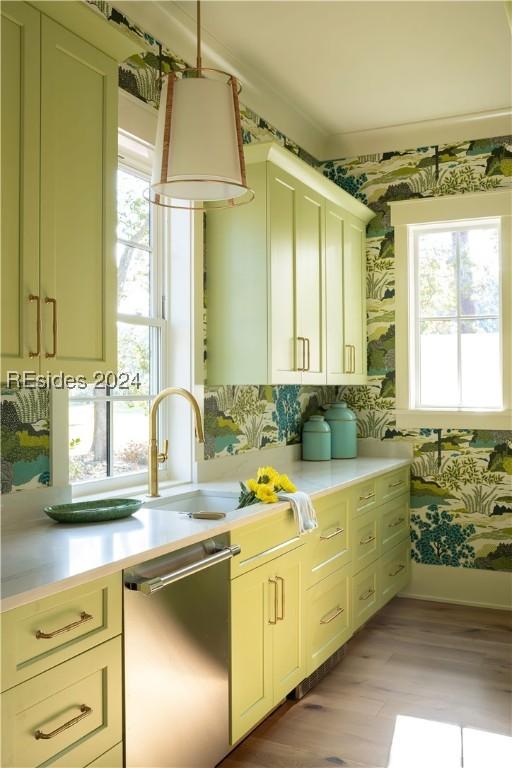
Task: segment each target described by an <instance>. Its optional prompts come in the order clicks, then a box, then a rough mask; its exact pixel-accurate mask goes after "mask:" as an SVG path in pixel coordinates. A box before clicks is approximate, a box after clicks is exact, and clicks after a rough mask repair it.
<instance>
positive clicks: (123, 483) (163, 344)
mask: <svg viewBox="0 0 512 768" xmlns="http://www.w3.org/2000/svg"><path fill="white" fill-rule="evenodd" d="M119 134H120V136H121V135H122V134H123V131H121V130H120V131H119ZM134 139H135V137H130V140H131V141H133V140H134ZM135 140H136V141H139V142H140V140H138V139H135ZM140 143H141V144H143V143H144V142H140ZM148 150H150V152H149V154H148V156H147V157H146V158H140V157H137V156H136V155H135V154H133V155H132V154H131V153H129V152H126V151H125V148H123V155H119V156H118V164H117V169H122V170H125V171H126V172H128V173H131V174H133V175H134V176H138V177H139V178H142V179H144V180H149V179H150V177H151V153H152V148H150V147H149V146H148ZM164 216H165V212H164V211H161V210H160V209H153V210H152V211H151V219H150V228H151V247H150V248H147V247H145V246H143V245H140V244H136V243H132V242H130V241H128V240H125V239H123V238H117V237H116V246H117V243H119V242H121V243H124V244H126V245H128V246H130V247H136V248H139V249H142V250H145V251H150V252H151V256H152V272H153V274H152V278H151V279H152V284H151V289H150V290H151V296H150V301H151V302H152V304H151V307H150V311H151V312H152V313H153V317H151V316H150V317H146V316H139V315H130V314H126V313H120V312H118V311H117V308H116V313H115V318H116V323H127V324H129V325H140V326H143V327H146V328H148V329H151V328H155V329H158V331H159V345H158V350H157V366H158V374H157V382H156V386H153V381H151V380H150V391H149V394H148V395H145V394H142V395H137V394H127V395H115V394H114V395H112V394H105V395H104V396H99V397H96V398H95V399H94V402H98V403H100V402H105V403H107V404H109V403H114V402H123V401H129V402H135V401H137V402H149V403H151V400H152V399H153V398H154V396H155V394H157V392H158V391H160V390H161V389H163V388H164V387H166V386H168V381H169V368H170V366H169V359H168V358H169V355H168V349H169V344H168V338H169V328H168V326H169V321H168V318H169V309H168V297H169V290H168V274H167V270H166V268H165V261H166V260H165V253H166V249H167V248H168V243H169V231H168V229H169V227H168V224H166V222H165V220H164ZM116 295H117V294H116ZM151 379H153V376H152V377H151ZM73 402H93V399H92V398H91V397H88V396H86V395H84V396H80V395H77V396H76V397H74V398H73ZM68 407H69V406H68ZM159 417H160V418H159V434H160V433H162V432H163V431H164V430H163V424H164V423H165V424H166V425H167V422H168V419H169V414H168V408H167V407H166V404H165V403H163V404H162V407H161V409H160V413H159ZM106 418H107V438H106V439H107V452H108V453H109V454H110V455H108V456H107V471H108V467H109V465H111V464H112V461H113V450H114V445H113V440H112V439H110V441H109V439H108V434H109V433H110V434H112V428H113V421H114V413H113V408H108V407H107V416H106ZM165 431H167V430H165ZM68 443H69V441H68ZM68 450H69V449H68ZM147 477H148V470H147V469H145V470H142V471H140V472H127V473H124V474H121V475H110V476H108V475H107V476H106V477H102V478H98V479H96V480H95V479H90V480H79V481H76V482H74V483H72V482H71V481H70V485H71V487H72V489H73V497H76V498H79V497H82V496H88V495H90V494H96V493H104V492H108V491H115V490H118V489H121V488H127V487H131V486H133V487H137V486H144V485H145V484H146V483H147ZM159 478H160V482H166V481H169V480H170V479H171V469H170V464H169V462H166V463H165V464H164V465H162V466H159Z"/></svg>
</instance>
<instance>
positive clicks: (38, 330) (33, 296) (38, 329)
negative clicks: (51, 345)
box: [28, 293, 41, 357]
mask: <svg viewBox="0 0 512 768" xmlns="http://www.w3.org/2000/svg"><path fill="white" fill-rule="evenodd" d="M28 300H29V301H30V302H32V301H36V302H37V304H36V311H37V314H36V323H37V325H36V345H37V349H36V351H35V352H29V353H28V356H29V357H39V355H40V354H41V299H40V297H39V296H37V294H35V293H29V295H28Z"/></svg>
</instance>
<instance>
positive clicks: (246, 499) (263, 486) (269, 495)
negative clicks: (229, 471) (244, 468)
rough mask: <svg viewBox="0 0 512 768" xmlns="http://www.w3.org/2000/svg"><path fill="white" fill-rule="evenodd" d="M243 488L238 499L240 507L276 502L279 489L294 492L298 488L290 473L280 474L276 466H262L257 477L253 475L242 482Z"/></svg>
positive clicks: (241, 486)
mask: <svg viewBox="0 0 512 768" xmlns="http://www.w3.org/2000/svg"><path fill="white" fill-rule="evenodd" d="M240 488H241V489H242V491H241V493H240V497H239V499H238V509H241V508H242V507H248V506H249V505H250V504H261V503H262V502H263V503H264V504H274V502H276V501H277V500H278V497H277V494H278V493H279V491H285V492H286V493H294V492H295V491H296V490H297V488H296V487H295V485H294V484H293V483H292V481H291V480H290V478H289V477H288V475H280V474H279V472H278V471H277V470H276V469H274V467H260V468H259V469H258V472H257V474H256V478H253V477H251V478H250V479H249V480H247V482H245V483H240Z"/></svg>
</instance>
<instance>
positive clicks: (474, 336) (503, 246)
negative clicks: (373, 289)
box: [392, 191, 512, 429]
mask: <svg viewBox="0 0 512 768" xmlns="http://www.w3.org/2000/svg"><path fill="white" fill-rule="evenodd" d="M511 213H512V196H511V194H510V192H508V191H500V192H485V193H477V194H474V195H471V194H470V195H459V196H453V197H447V198H435V199H428V200H414V201H406V202H403V203H396V204H392V223H393V225H394V227H395V256H396V270H397V274H396V302H397V308H396V351H397V361H396V368H397V381H396V385H397V425H398V426H399V427H400V426H402V427H419V426H424V427H429V426H431V427H454V428H455V427H460V428H471V427H479V428H481V429H511V428H512V410H511V408H512V402H511V399H512V395H511V362H512V361H511V358H512V329H511V307H510V304H511V301H512V286H511V255H510V221H511Z"/></svg>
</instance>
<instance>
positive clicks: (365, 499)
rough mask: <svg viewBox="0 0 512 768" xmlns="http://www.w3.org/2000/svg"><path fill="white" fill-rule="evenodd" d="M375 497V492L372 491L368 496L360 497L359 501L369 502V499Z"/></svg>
mask: <svg viewBox="0 0 512 768" xmlns="http://www.w3.org/2000/svg"><path fill="white" fill-rule="evenodd" d="M374 496H375V491H370V493H367V494H366V496H360V497H359V501H368V499H373V497H374Z"/></svg>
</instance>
